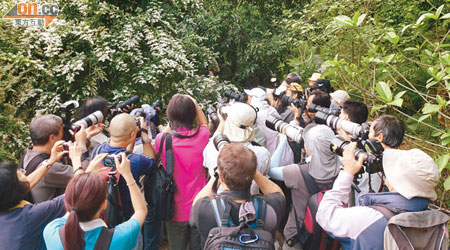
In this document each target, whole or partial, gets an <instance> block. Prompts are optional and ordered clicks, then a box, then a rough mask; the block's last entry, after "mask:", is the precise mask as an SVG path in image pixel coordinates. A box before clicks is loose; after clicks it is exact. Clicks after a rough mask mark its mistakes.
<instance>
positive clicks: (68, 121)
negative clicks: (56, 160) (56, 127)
mask: <svg viewBox="0 0 450 250" xmlns="http://www.w3.org/2000/svg"><path fill="white" fill-rule="evenodd" d="M78 106H79V104H78V101H75V100H71V101H67V102H65V103H63V104H61V105H60V106H59V108H58V109H59V116H60V117H61V119H62V122H63V131H64V135H63V139H64V140H65V141H70V140H72V139H73V137H72V134H70V132H69V130H70V128H71V126H72V117H73V113H74V111H75V109H76V108H78Z"/></svg>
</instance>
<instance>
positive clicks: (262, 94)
mask: <svg viewBox="0 0 450 250" xmlns="http://www.w3.org/2000/svg"><path fill="white" fill-rule="evenodd" d="M244 92H245V93H246V94H247V95H249V96H251V97H252V98H256V99H258V100H259V101H264V100H266V98H267V92H266V91H265V90H264V89H262V88H252V89H244Z"/></svg>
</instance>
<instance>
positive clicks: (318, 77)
mask: <svg viewBox="0 0 450 250" xmlns="http://www.w3.org/2000/svg"><path fill="white" fill-rule="evenodd" d="M320 76H321V75H320V73H313V74H312V75H311V77H310V78H308V80H309V81H317V80H318V79H320Z"/></svg>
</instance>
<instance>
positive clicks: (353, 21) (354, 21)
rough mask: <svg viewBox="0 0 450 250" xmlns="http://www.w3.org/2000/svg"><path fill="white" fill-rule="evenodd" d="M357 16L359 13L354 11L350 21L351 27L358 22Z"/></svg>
mask: <svg viewBox="0 0 450 250" xmlns="http://www.w3.org/2000/svg"><path fill="white" fill-rule="evenodd" d="M359 15H360V13H359V11H356V12H355V14H354V15H353V20H352V23H353V26H355V25H356V23H357V22H358V18H359Z"/></svg>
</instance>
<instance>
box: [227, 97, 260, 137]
mask: <svg viewBox="0 0 450 250" xmlns="http://www.w3.org/2000/svg"><path fill="white" fill-rule="evenodd" d="M222 112H224V113H226V114H227V115H228V117H227V120H226V121H225V128H224V131H223V133H224V134H225V135H226V136H227V137H228V139H230V141H231V142H248V141H252V140H253V138H254V136H255V129H254V123H255V120H256V112H257V111H256V109H255V108H253V107H252V106H250V105H248V104H245V103H239V102H237V103H234V104H232V105H231V106H228V107H224V108H223V109H222Z"/></svg>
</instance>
